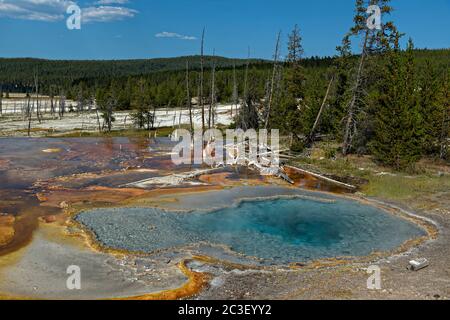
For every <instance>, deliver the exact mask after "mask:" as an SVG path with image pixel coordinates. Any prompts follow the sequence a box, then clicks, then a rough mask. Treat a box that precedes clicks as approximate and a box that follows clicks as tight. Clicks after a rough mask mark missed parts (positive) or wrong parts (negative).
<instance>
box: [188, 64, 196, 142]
mask: <svg viewBox="0 0 450 320" xmlns="http://www.w3.org/2000/svg"><path fill="white" fill-rule="evenodd" d="M186 105H187V108H188V110H189V125H190V130H191V134H192V133H193V132H194V123H193V121H192V103H191V89H190V85H189V61H186Z"/></svg>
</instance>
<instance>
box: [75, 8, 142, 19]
mask: <svg viewBox="0 0 450 320" xmlns="http://www.w3.org/2000/svg"><path fill="white" fill-rule="evenodd" d="M137 13H138V11H136V10H133V9H129V8H124V7H111V6H100V7H89V8H84V9H83V10H82V12H81V19H82V22H86V23H87V22H108V21H115V20H123V19H125V18H133V17H134V16H135V15H136V14H137Z"/></svg>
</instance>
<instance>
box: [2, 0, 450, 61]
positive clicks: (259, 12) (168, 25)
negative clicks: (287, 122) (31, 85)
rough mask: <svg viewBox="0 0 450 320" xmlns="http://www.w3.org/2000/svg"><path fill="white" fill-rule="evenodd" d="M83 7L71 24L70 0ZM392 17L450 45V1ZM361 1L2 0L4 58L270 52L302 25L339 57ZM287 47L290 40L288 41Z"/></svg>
mask: <svg viewBox="0 0 450 320" xmlns="http://www.w3.org/2000/svg"><path fill="white" fill-rule="evenodd" d="M73 3H76V4H77V5H79V7H80V8H81V9H82V17H83V18H82V25H81V30H68V29H67V27H66V19H67V17H68V16H69V15H67V14H66V13H65V11H66V8H67V6H69V5H71V4H73ZM392 5H393V6H394V8H395V12H394V13H393V14H392V17H391V18H392V19H393V20H394V21H395V22H396V24H397V26H398V27H399V29H400V30H401V31H402V32H405V33H407V35H408V36H411V37H412V38H413V40H414V42H415V44H416V47H419V48H425V47H427V48H448V47H450V0H431V1H426V0H393V1H392ZM353 8H354V0H316V1H313V0H278V1H275V0H78V1H76V0H73V1H71V0H0V30H2V32H1V38H0V57H38V58H48V59H133V58H156V57H173V56H181V55H192V54H197V53H198V52H199V47H200V40H199V38H200V36H201V31H202V28H203V27H204V26H205V27H206V42H205V47H206V49H205V51H206V53H207V54H212V52H213V49H215V51H216V53H217V54H218V55H222V56H228V57H245V56H246V55H247V47H248V46H250V47H251V54H252V56H253V57H259V58H270V57H271V56H272V52H273V49H274V45H275V38H276V34H277V32H278V31H279V30H281V31H282V32H283V36H284V38H283V43H285V42H286V41H287V39H286V38H287V33H288V32H289V31H290V30H291V29H292V27H293V26H294V25H295V24H298V25H299V26H300V28H301V31H302V36H303V40H304V42H303V45H304V49H305V55H306V56H311V55H319V56H323V55H333V54H334V53H335V47H336V45H338V44H339V43H340V40H341V38H342V35H343V34H344V33H345V32H346V31H347V30H348V28H349V27H350V26H351V24H352V15H353ZM284 47H285V46H284Z"/></svg>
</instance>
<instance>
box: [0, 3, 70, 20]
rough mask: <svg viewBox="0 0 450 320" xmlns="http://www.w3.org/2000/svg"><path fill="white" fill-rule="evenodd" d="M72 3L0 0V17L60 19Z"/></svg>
mask: <svg viewBox="0 0 450 320" xmlns="http://www.w3.org/2000/svg"><path fill="white" fill-rule="evenodd" d="M72 4H74V2H73V1H69V0H0V17H8V18H15V19H24V20H36V21H58V20H61V19H63V18H64V14H65V12H66V9H67V7H69V6H70V5H72Z"/></svg>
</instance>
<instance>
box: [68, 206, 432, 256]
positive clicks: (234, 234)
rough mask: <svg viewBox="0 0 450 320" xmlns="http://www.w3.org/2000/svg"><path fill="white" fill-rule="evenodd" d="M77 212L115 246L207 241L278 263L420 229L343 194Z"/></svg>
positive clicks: (147, 247)
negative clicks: (212, 207) (182, 209)
mask: <svg viewBox="0 0 450 320" xmlns="http://www.w3.org/2000/svg"><path fill="white" fill-rule="evenodd" d="M76 219H77V220H78V221H79V222H81V223H83V224H84V225H85V226H87V227H88V228H90V229H91V230H92V231H93V232H94V233H95V234H96V235H97V238H98V240H99V241H100V242H101V243H103V244H104V245H106V246H109V247H113V248H119V249H126V250H131V251H144V252H153V251H155V250H160V249H169V248H174V247H183V246H186V245H192V244H197V243H203V242H207V243H209V244H211V245H226V246H228V247H230V248H231V249H232V250H233V251H235V252H238V253H241V254H244V255H246V256H251V257H257V258H261V259H264V260H269V261H272V262H273V261H275V262H279V263H287V262H306V261H309V260H312V259H318V258H330V257H339V256H364V255H368V254H370V253H371V252H373V251H375V250H377V251H378V250H381V251H385V250H390V249H393V248H395V247H398V246H400V245H401V244H402V243H404V242H405V241H406V240H408V239H412V238H415V237H419V236H422V235H425V232H424V231H423V230H422V229H420V228H419V227H417V226H416V225H414V224H412V223H410V222H408V221H406V220H403V219H401V218H398V217H396V216H393V215H390V214H388V213H385V212H384V211H382V210H380V209H377V208H375V207H372V206H366V205H363V204H360V203H358V202H354V201H349V200H344V199H336V200H334V201H331V202H330V201H316V200H310V199H303V198H296V199H277V200H264V201H245V202H241V203H240V204H239V205H238V206H233V207H229V208H225V209H220V210H216V211H212V212H206V213H205V212H200V211H197V212H196V211H193V212H191V213H176V212H166V211H162V210H158V209H148V208H131V209H130V208H117V209H101V210H94V211H89V212H84V213H81V214H80V215H78V216H77V218H76Z"/></svg>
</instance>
